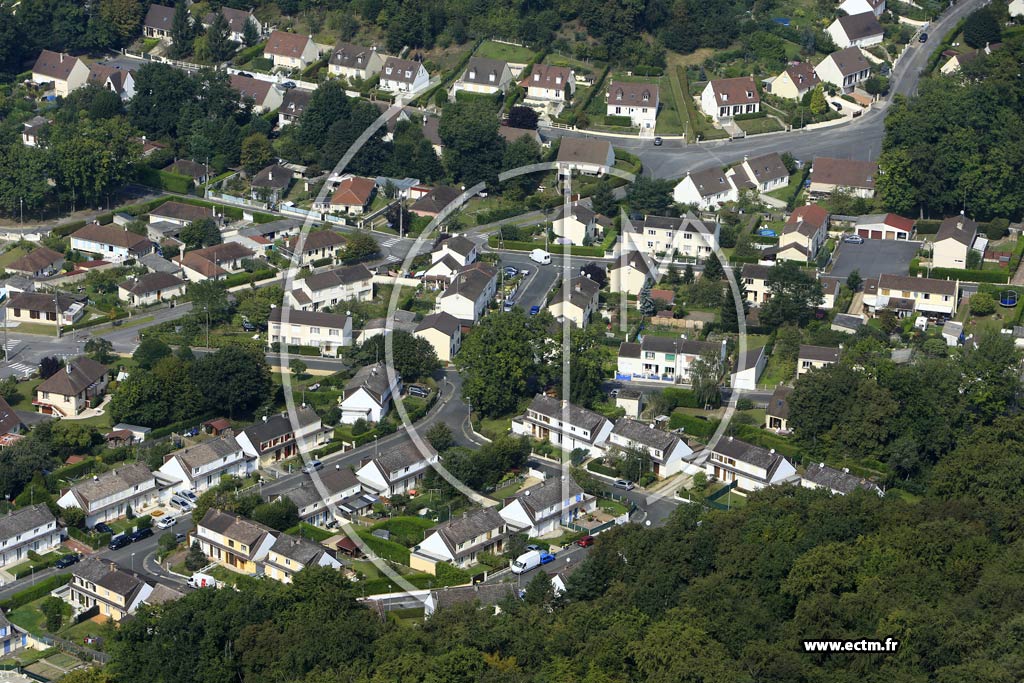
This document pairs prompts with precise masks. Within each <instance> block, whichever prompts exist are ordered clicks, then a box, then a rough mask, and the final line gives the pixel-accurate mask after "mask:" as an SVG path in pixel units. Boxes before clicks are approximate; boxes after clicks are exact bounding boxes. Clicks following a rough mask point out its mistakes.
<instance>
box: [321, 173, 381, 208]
mask: <svg viewBox="0 0 1024 683" xmlns="http://www.w3.org/2000/svg"><path fill="white" fill-rule="evenodd" d="M376 189H377V183H376V181H375V180H374V179H373V178H362V177H360V176H349V177H347V178H344V179H343V180H342V181H341V182H340V183H338V187H336V188H335V190H334V193H333V194H332V195H331V199H330V201H329V202H328V203H327V205H326V206H322V205H321V206H320V210H325V211H331V212H332V213H341V214H345V215H346V216H359V215H362V214H363V213H364V212H365V211H366V209H367V208H369V206H370V202H371V201H373V196H374V194H375V192H376ZM314 208H316V207H314Z"/></svg>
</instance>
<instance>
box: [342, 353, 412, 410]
mask: <svg viewBox="0 0 1024 683" xmlns="http://www.w3.org/2000/svg"><path fill="white" fill-rule="evenodd" d="M401 393H402V376H401V375H399V374H398V373H397V372H394V369H393V368H388V366H387V365H386V364H385V363H384V361H380V362H377V363H374V364H373V365H366V366H363V367H361V368H359V370H358V371H357V372H356V374H355V375H353V376H352V379H350V380H349V381H348V382H347V383H346V384H345V391H344V392H343V393H342V395H341V396H340V397H339V398H338V404H339V407H340V408H341V423H342V424H353V423H355V422H358V421H359V420H365V421H367V422H380V420H381V418H382V417H384V416H385V415H387V414H388V411H389V410H390V409H391V401H392V398H393V397H394V396H395V395H398V394H401Z"/></svg>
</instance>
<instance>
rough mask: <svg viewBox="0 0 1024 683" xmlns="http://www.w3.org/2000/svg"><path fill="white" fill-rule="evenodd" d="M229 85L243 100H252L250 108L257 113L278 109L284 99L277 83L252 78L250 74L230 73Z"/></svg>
mask: <svg viewBox="0 0 1024 683" xmlns="http://www.w3.org/2000/svg"><path fill="white" fill-rule="evenodd" d="M231 87H232V88H233V89H234V90H236V91H237V92H238V94H239V97H240V98H241V99H242V101H243V102H244V101H245V100H252V102H253V106H252V110H253V111H254V112H256V113H257V114H262V113H263V112H267V111H273V110H275V109H278V108H280V106H281V103H282V102H283V101H284V94H283V92H282V90H283V89H282V88H278V87H277V85H275V84H274V83H271V82H270V81H264V80H261V79H259V78H253V77H252V76H243V75H242V74H232V75H231Z"/></svg>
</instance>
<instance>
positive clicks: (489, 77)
mask: <svg viewBox="0 0 1024 683" xmlns="http://www.w3.org/2000/svg"><path fill="white" fill-rule="evenodd" d="M487 80H489V81H490V82H491V83H494V74H490V75H488V76H487Z"/></svg>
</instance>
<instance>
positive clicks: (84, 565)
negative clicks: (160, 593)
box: [71, 557, 145, 603]
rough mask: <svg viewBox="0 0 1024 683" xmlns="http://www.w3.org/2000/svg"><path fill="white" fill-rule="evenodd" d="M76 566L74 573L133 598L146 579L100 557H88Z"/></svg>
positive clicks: (127, 600)
mask: <svg viewBox="0 0 1024 683" xmlns="http://www.w3.org/2000/svg"><path fill="white" fill-rule="evenodd" d="M74 567H75V568H74V569H72V570H71V574H72V575H74V576H77V577H80V578H82V579H85V580H86V581H89V582H91V583H94V584H96V585H97V586H99V587H102V588H106V589H107V590H109V591H111V592H113V593H116V594H117V595H120V596H124V597H125V598H131V596H133V595H134V594H135V593H136V592H137V591H138V590H139V589H140V588H141V587H142V586H143V585H144V584H145V581H143V580H142V579H141V578H139V577H138V576H137V575H135V574H133V573H131V572H129V571H128V570H127V569H123V568H122V567H120V566H118V565H117V564H114V563H112V562H110V561H108V560H101V559H100V558H98V557H88V558H86V559H84V560H82V561H81V562H79V563H78V564H76V565H74ZM125 602H126V603H128V602H131V600H130V599H126V600H125Z"/></svg>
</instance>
